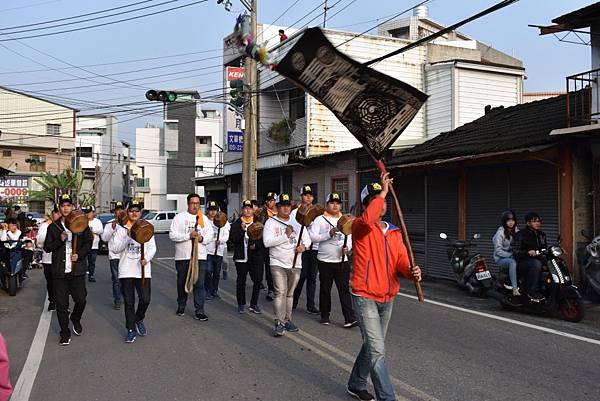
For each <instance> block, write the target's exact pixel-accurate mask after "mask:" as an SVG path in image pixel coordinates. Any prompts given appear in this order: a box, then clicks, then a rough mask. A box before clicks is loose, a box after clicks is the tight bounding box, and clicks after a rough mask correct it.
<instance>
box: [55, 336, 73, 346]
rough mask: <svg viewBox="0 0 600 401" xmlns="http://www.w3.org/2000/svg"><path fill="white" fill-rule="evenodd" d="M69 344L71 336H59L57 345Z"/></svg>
mask: <svg viewBox="0 0 600 401" xmlns="http://www.w3.org/2000/svg"><path fill="white" fill-rule="evenodd" d="M69 344H71V337H62V336H61V337H60V341H59V342H58V345H63V346H65V345H69Z"/></svg>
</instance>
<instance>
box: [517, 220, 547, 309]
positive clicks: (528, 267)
mask: <svg viewBox="0 0 600 401" xmlns="http://www.w3.org/2000/svg"><path fill="white" fill-rule="evenodd" d="M525 222H526V223H527V227H525V228H524V229H523V230H521V231H519V232H517V233H516V234H515V242H514V244H513V252H514V254H515V257H516V259H517V269H518V272H519V274H524V275H526V277H527V295H529V297H530V298H531V299H532V300H533V301H536V302H541V301H543V300H544V299H545V298H544V296H543V295H542V294H541V293H540V282H541V277H542V266H543V263H542V260H541V259H540V257H539V255H538V254H539V251H540V250H542V249H547V248H548V243H547V242H546V234H544V232H543V231H541V230H540V227H541V225H542V221H541V219H540V216H539V215H538V214H537V213H527V214H526V215H525Z"/></svg>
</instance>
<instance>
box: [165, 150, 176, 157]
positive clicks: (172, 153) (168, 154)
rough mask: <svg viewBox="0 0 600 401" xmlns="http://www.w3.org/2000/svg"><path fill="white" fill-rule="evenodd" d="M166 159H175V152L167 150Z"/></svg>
mask: <svg viewBox="0 0 600 401" xmlns="http://www.w3.org/2000/svg"><path fill="white" fill-rule="evenodd" d="M167 159H177V152H176V151H171V150H168V151H167Z"/></svg>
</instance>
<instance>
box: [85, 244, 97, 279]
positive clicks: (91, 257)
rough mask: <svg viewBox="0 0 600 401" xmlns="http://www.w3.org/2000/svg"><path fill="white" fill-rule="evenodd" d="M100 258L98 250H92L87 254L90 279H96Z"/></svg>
mask: <svg viewBox="0 0 600 401" xmlns="http://www.w3.org/2000/svg"><path fill="white" fill-rule="evenodd" d="M97 256H98V250H97V249H90V251H89V252H88V254H87V265H88V273H89V274H90V277H94V273H95V272H96V257H97Z"/></svg>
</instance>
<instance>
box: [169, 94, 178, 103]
mask: <svg viewBox="0 0 600 401" xmlns="http://www.w3.org/2000/svg"><path fill="white" fill-rule="evenodd" d="M175 100H177V93H175V92H168V93H167V102H174V101H175Z"/></svg>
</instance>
